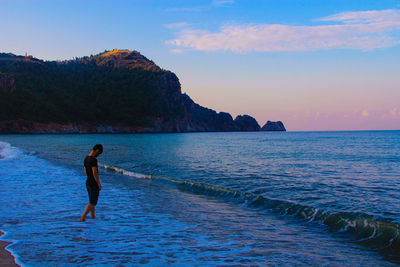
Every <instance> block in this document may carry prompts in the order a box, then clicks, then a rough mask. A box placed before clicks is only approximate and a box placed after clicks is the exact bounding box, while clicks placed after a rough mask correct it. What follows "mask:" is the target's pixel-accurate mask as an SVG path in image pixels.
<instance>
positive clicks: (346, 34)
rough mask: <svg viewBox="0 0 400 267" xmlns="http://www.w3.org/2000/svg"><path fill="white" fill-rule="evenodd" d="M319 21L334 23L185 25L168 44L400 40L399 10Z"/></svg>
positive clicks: (271, 46)
mask: <svg viewBox="0 0 400 267" xmlns="http://www.w3.org/2000/svg"><path fill="white" fill-rule="evenodd" d="M318 20H319V21H334V22H338V21H339V22H343V23H341V24H334V25H317V26H289V25H282V24H259V25H243V26H241V25H230V26H223V27H221V28H220V30H219V31H217V32H210V31H206V30H198V29H185V30H182V31H180V32H178V35H177V38H176V39H172V40H168V41H166V44H168V45H171V46H175V47H180V48H186V49H195V50H201V51H218V50H223V51H233V52H238V53H246V52H251V51H255V52H274V51H314V50H329V49H355V50H373V49H377V48H385V47H391V46H395V45H398V44H400V39H399V38H398V37H397V36H396V35H394V34H393V32H395V31H396V32H399V31H400V11H399V10H382V11H360V12H344V13H339V14H334V15H332V16H329V17H325V18H321V19H318Z"/></svg>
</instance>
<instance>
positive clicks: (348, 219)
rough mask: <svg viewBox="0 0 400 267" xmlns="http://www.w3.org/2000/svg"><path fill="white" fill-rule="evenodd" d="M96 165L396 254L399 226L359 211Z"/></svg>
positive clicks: (398, 247) (398, 245)
mask: <svg viewBox="0 0 400 267" xmlns="http://www.w3.org/2000/svg"><path fill="white" fill-rule="evenodd" d="M99 165H100V166H101V167H104V168H105V169H106V170H108V171H111V172H115V173H119V174H122V175H127V176H130V177H135V178H145V179H152V180H156V181H161V182H167V183H171V184H174V185H175V186H178V187H179V188H180V189H182V190H185V191H190V192H192V193H196V194H203V195H210V196H216V197H221V198H224V199H226V200H231V201H235V202H239V203H244V204H246V205H247V206H248V207H252V208H261V209H268V210H273V211H274V212H277V213H279V214H281V215H290V216H294V217H297V218H300V219H302V220H304V221H307V222H318V223H320V224H323V225H326V226H328V227H329V228H330V229H333V230H335V231H338V232H347V233H351V234H354V236H355V237H356V240H357V241H358V242H359V243H360V244H362V245H364V246H368V247H370V248H373V249H377V250H381V251H387V252H389V253H391V254H396V255H399V254H400V253H399V252H400V225H398V224H395V223H391V222H387V221H384V220H379V219H376V218H374V216H372V215H368V214H365V213H360V212H331V211H328V210H323V209H319V208H315V207H311V206H306V205H301V204H297V203H292V202H290V201H286V200H278V199H270V198H267V197H265V196H260V195H257V194H254V193H248V192H241V191H236V190H230V189H227V188H223V187H218V186H214V185H209V184H205V183H198V182H192V181H186V180H177V179H173V178H168V177H161V176H154V175H145V174H140V173H135V172H132V171H127V170H124V169H121V168H117V167H114V166H107V165H103V164H99Z"/></svg>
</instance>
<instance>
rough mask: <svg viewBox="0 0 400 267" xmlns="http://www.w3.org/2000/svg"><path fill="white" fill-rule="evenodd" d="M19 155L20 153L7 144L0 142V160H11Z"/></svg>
mask: <svg viewBox="0 0 400 267" xmlns="http://www.w3.org/2000/svg"><path fill="white" fill-rule="evenodd" d="M19 155H21V151H20V150H19V149H18V148H16V147H13V146H12V145H10V144H9V143H5V142H1V141H0V160H7V159H12V158H15V157H17V156H19Z"/></svg>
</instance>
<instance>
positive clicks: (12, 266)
mask: <svg viewBox="0 0 400 267" xmlns="http://www.w3.org/2000/svg"><path fill="white" fill-rule="evenodd" d="M3 235H4V232H2V231H0V237H1V236H3ZM10 244H12V242H7V241H3V240H0V266H4V267H21V265H19V264H17V263H16V261H15V257H14V255H13V254H12V253H11V252H10V251H9V250H7V246H8V245H10Z"/></svg>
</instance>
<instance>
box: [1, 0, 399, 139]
mask: <svg viewBox="0 0 400 267" xmlns="http://www.w3.org/2000/svg"><path fill="white" fill-rule="evenodd" d="M93 3H94V2H93V1H57V3H54V2H52V1H17V2H16V1H8V0H7V1H4V0H0V25H3V27H2V28H1V32H2V34H1V35H0V36H1V37H0V43H1V44H2V45H1V46H0V49H1V51H4V52H5V53H13V54H16V55H25V53H27V54H28V55H32V56H33V57H36V58H39V59H43V60H68V59H73V58H75V57H83V56H89V55H91V54H93V55H95V54H98V53H102V51H104V50H112V49H114V48H118V49H129V50H135V51H138V52H140V53H141V54H142V55H144V56H145V57H147V58H148V59H150V60H152V61H153V62H154V63H155V64H157V65H158V66H160V67H161V68H163V69H166V70H170V71H172V72H174V73H175V74H176V75H177V76H178V78H179V79H180V82H181V85H182V92H183V93H187V94H188V95H189V96H190V97H191V98H192V99H193V100H194V101H195V102H196V103H198V104H200V105H202V106H205V107H208V108H211V109H214V110H216V111H217V112H221V111H223V112H228V113H230V114H231V115H232V116H233V117H236V116H237V115H243V114H247V115H250V116H252V117H254V118H255V119H256V120H257V122H258V123H259V124H260V126H261V127H262V126H263V125H264V124H265V123H266V122H267V121H268V120H271V121H282V122H283V123H284V125H285V127H286V129H287V130H288V131H290V132H303V131H307V132H313V131H323V132H324V131H379V130H399V129H400V103H399V101H398V100H399V99H400V90H399V89H400V75H398V74H399V73H400V60H399V58H400V46H399V44H400V34H399V33H400V5H399V4H398V2H396V1H379V3H376V1H351V3H349V2H348V1H325V2H324V4H323V5H322V4H320V3H319V2H318V1H316V0H313V1H307V3H306V2H305V1H299V0H292V1H290V0H285V1H280V2H279V3H272V2H270V1H253V2H251V3H248V2H246V1H237V0H236V1H235V0H214V1H211V0H210V1H178V0H176V1H168V3H165V2H162V1H132V2H129V3H126V2H123V1H114V2H110V1H98V2H96V5H93ZM288 3H289V4H288ZM77 7H78V8H77ZM16 12H18V15H17V14H16ZM132 14H134V16H132Z"/></svg>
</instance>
